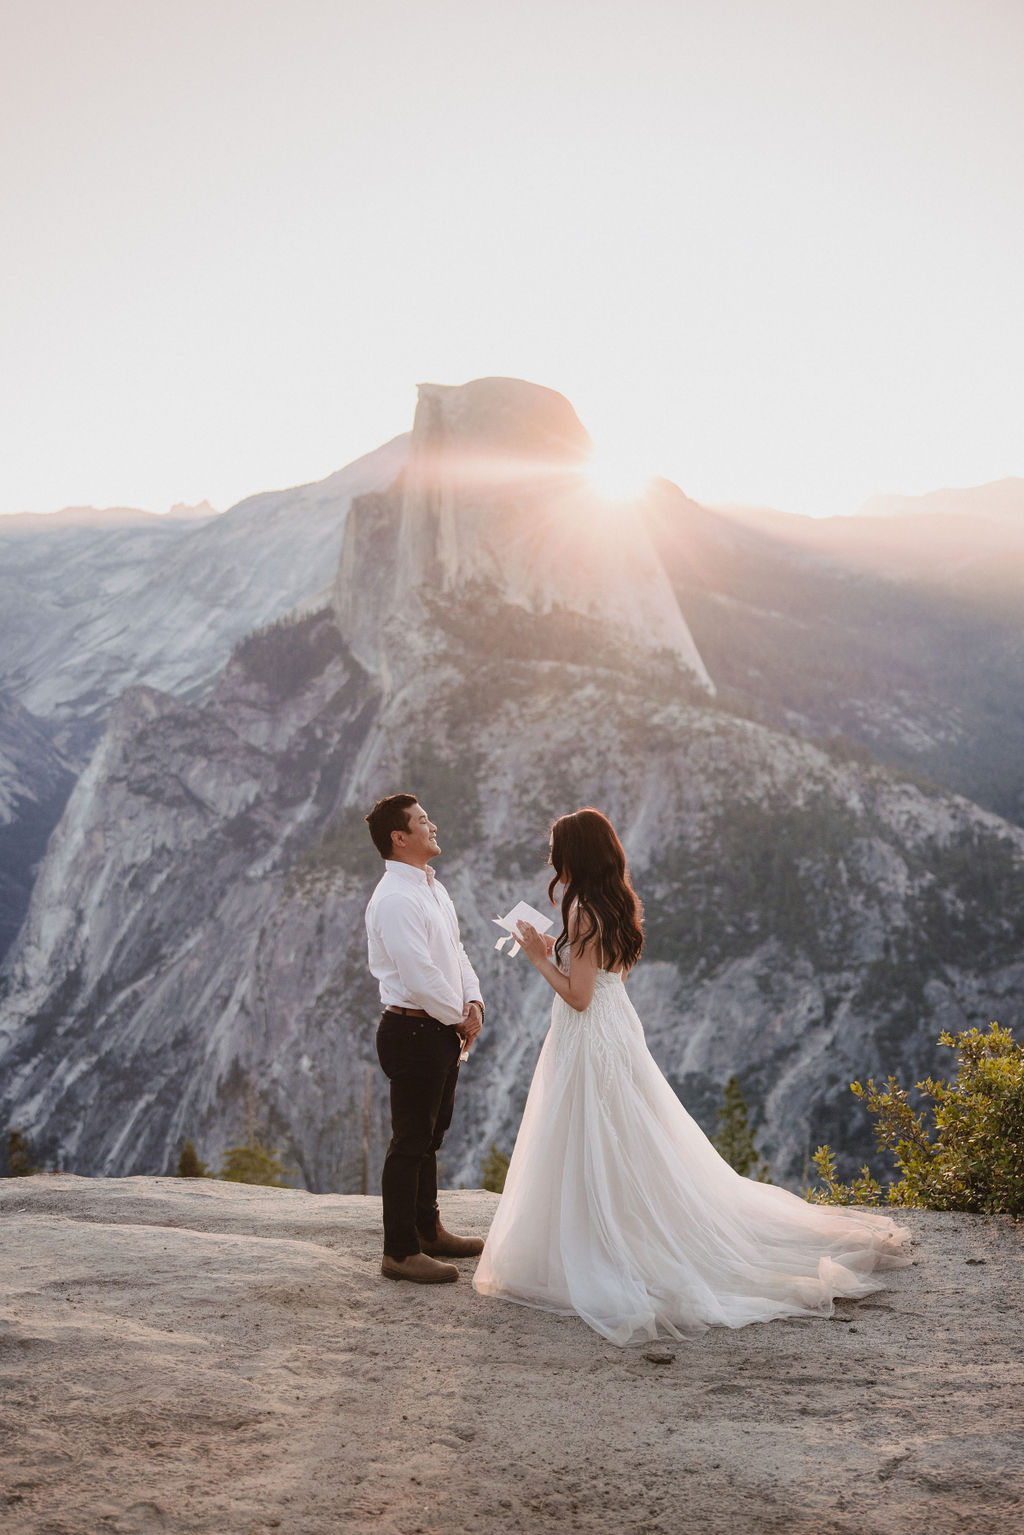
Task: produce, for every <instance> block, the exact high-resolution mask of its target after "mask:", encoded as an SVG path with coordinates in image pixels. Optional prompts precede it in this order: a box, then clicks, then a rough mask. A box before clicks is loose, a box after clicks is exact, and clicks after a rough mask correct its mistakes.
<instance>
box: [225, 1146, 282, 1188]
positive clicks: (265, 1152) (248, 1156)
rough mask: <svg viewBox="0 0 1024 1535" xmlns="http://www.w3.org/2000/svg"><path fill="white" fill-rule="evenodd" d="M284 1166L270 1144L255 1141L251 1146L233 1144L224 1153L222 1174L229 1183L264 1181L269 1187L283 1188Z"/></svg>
mask: <svg viewBox="0 0 1024 1535" xmlns="http://www.w3.org/2000/svg"><path fill="white" fill-rule="evenodd" d="M283 1173H284V1167H283V1166H282V1164H281V1163H280V1162H279V1161H278V1160H277V1158H276V1156H275V1155H274V1153H273V1152H272V1151H271V1150H270V1148H269V1147H268V1146H261V1145H260V1143H259V1141H253V1143H252V1145H251V1146H232V1147H231V1149H230V1150H229V1151H225V1153H224V1165H223V1167H222V1168H221V1170H220V1176H221V1177H222V1178H223V1179H224V1180H225V1182H227V1183H262V1184H265V1185H266V1186H267V1187H269V1188H273V1189H283V1188H287V1187H288V1185H287V1184H286V1183H284V1182H283V1181H282V1175H283Z"/></svg>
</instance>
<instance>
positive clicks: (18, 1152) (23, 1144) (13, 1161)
mask: <svg viewBox="0 0 1024 1535" xmlns="http://www.w3.org/2000/svg"><path fill="white" fill-rule="evenodd" d="M38 1171H39V1169H38V1167H34V1166H33V1165H32V1145H31V1142H30V1141H29V1138H28V1136H27V1135H23V1134H22V1132H21V1131H20V1130H10V1131H9V1132H8V1135H7V1176H8V1177H9V1178H30V1177H31V1176H32V1174H33V1173H36V1172H38Z"/></svg>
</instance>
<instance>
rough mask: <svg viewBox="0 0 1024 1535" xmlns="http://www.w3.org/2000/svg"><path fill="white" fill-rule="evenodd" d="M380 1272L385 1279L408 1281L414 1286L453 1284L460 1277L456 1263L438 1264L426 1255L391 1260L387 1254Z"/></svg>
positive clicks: (419, 1254) (414, 1254)
mask: <svg viewBox="0 0 1024 1535" xmlns="http://www.w3.org/2000/svg"><path fill="white" fill-rule="evenodd" d="M380 1271H381V1273H382V1274H383V1275H384V1278H385V1279H408V1280H411V1281H412V1283H413V1284H451V1282H452V1280H453V1279H458V1277H459V1271H458V1269H457V1268H456V1267H455V1264H454V1263H436V1262H435V1261H434V1259H433V1258H428V1257H427V1255H426V1253H412V1254H411V1255H410V1256H409V1257H408V1258H389V1257H388V1255H387V1253H385V1254H384V1257H383V1258H382V1259H381V1265H380Z"/></svg>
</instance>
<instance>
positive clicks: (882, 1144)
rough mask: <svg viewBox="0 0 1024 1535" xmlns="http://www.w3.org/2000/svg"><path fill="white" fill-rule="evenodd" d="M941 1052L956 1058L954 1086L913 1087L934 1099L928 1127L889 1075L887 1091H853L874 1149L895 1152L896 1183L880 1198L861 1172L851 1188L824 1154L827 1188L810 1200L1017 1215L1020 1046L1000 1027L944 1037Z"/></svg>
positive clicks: (1023, 1103) (1022, 1094) (1022, 1160)
mask: <svg viewBox="0 0 1024 1535" xmlns="http://www.w3.org/2000/svg"><path fill="white" fill-rule="evenodd" d="M939 1044H940V1045H947V1046H948V1047H949V1048H950V1049H951V1050H956V1052H957V1064H958V1070H957V1076H956V1080H955V1081H954V1082H937V1081H935V1080H934V1079H933V1078H931V1077H929V1078H928V1079H927V1081H925V1082H919V1083H918V1084H917V1091H918V1092H919V1093H921V1094H922V1095H923V1096H924V1097H925V1098H930V1099H931V1100H932V1107H931V1116H932V1121H933V1123H932V1125H930V1126H929V1125H928V1124H927V1123H926V1110H921V1111H919V1112H915V1110H914V1109H913V1107H912V1106H911V1103H910V1098H909V1094H908V1093H907V1091H906V1089H904V1088H902V1087H900V1085H899V1083H898V1082H897V1081H896V1079H895V1077H890V1078H889V1079H888V1082H887V1084H886V1086H885V1087H884V1088H878V1087H876V1086H875V1083H874V1081H873V1080H871V1079H869V1080H868V1084H867V1087H863V1086H862V1085H861V1083H860V1082H853V1083H851V1089H850V1090H851V1092H853V1093H855V1094H856V1096H857V1097H858V1098H860V1099H862V1100H863V1102H864V1106H865V1108H866V1109H867V1111H868V1113H869V1114H873V1115H875V1117H876V1119H877V1124H876V1126H875V1135H876V1137H877V1139H878V1147H879V1150H880V1151H889V1152H891V1153H892V1155H893V1157H894V1159H895V1162H896V1166H897V1167H898V1169H899V1171H900V1173H901V1174H902V1176H901V1177H900V1178H899V1179H898V1180H893V1181H890V1183H889V1187H888V1188H887V1189H885V1190H883V1189H882V1186H881V1184H880V1183H878V1181H877V1180H876V1179H874V1178H873V1177H872V1176H871V1174H870V1173H869V1171H868V1169H867V1168H866V1167H865V1168H864V1169H863V1170H862V1172H861V1176H860V1177H859V1178H858V1179H856V1180H855V1181H854V1183H852V1184H843V1183H840V1182H839V1181H838V1180H837V1178H836V1173H835V1160H834V1158H833V1156H832V1152H831V1151H830V1149H829V1147H828V1146H821V1147H819V1148H818V1151H817V1152H816V1154H815V1157H814V1165H815V1167H816V1168H817V1169H818V1174H819V1177H820V1178H821V1179H822V1180H823V1182H824V1184H825V1187H824V1188H823V1189H818V1190H812V1191H810V1192H809V1193H808V1196H807V1197H808V1198H809V1199H810V1200H812V1201H814V1202H815V1203H818V1204H878V1203H880V1202H881V1200H882V1199H883V1197H884V1198H885V1200H886V1201H887V1202H888V1203H889V1204H891V1205H906V1206H915V1207H917V1208H919V1209H924V1210H967V1211H971V1212H975V1213H979V1214H985V1215H997V1214H1005V1215H1014V1216H1020V1215H1024V1047H1022V1046H1021V1045H1018V1044H1017V1043H1016V1041H1015V1040H1014V1037H1013V1035H1012V1034H1011V1032H1010V1030H1009V1029H1003V1028H1000V1026H999V1024H998V1023H993V1024H991V1025H990V1027H989V1031H988V1033H987V1034H982V1033H981V1032H980V1031H979V1030H978V1029H968V1030H966V1031H964V1032H963V1033H960V1034H956V1035H953V1034H949V1033H946V1032H945V1031H943V1033H942V1034H940V1036H939Z"/></svg>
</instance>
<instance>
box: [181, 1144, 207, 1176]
mask: <svg viewBox="0 0 1024 1535" xmlns="http://www.w3.org/2000/svg"><path fill="white" fill-rule="evenodd" d="M175 1177H177V1178H212V1177H213V1174H212V1173H211V1171H210V1169H209V1168H208V1167H207V1165H206V1163H205V1162H201V1161H200V1160H199V1155H198V1153H197V1151H196V1148H195V1147H194V1146H193V1144H192V1142H191V1141H186V1142H185V1144H184V1146H183V1147H182V1148H181V1156H180V1157H179V1158H178V1171H177V1173H176V1174H175Z"/></svg>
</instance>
